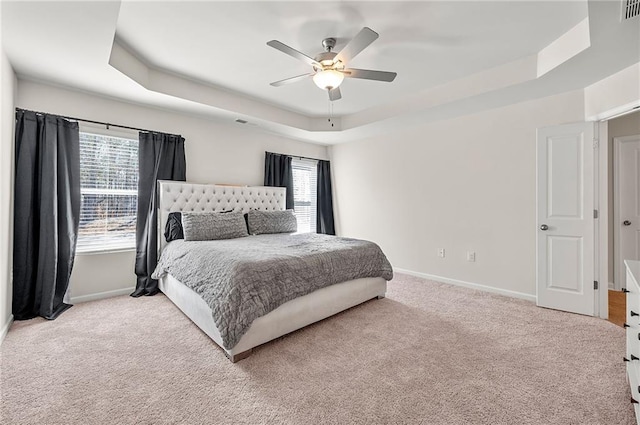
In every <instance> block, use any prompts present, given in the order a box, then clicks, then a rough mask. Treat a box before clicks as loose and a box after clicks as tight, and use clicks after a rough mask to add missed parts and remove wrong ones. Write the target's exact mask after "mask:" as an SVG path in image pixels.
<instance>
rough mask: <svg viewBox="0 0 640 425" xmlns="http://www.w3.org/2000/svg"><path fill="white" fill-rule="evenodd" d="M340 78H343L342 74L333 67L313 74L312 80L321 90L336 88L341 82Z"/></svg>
mask: <svg viewBox="0 0 640 425" xmlns="http://www.w3.org/2000/svg"><path fill="white" fill-rule="evenodd" d="M342 80H344V74H343V73H342V72H339V71H336V70H333V69H325V70H323V71H318V72H316V74H315V75H314V76H313V82H314V83H316V86H318V87H320V88H321V89H322V90H331V89H335V88H338V87H339V86H340V84H342Z"/></svg>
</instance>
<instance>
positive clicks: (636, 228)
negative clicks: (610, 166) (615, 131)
mask: <svg viewBox="0 0 640 425" xmlns="http://www.w3.org/2000/svg"><path fill="white" fill-rule="evenodd" d="M614 149H615V151H614V153H615V165H616V168H615V170H614V173H615V174H614V186H615V194H614V202H615V206H614V208H615V213H614V217H615V219H614V226H615V227H614V240H615V248H614V255H615V261H616V265H615V279H616V281H615V284H616V288H618V289H621V288H622V287H623V286H624V280H625V276H626V274H625V267H624V260H640V173H639V171H640V135H639V136H629V137H619V138H615V139H614Z"/></svg>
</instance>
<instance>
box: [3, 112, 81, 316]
mask: <svg viewBox="0 0 640 425" xmlns="http://www.w3.org/2000/svg"><path fill="white" fill-rule="evenodd" d="M15 149H16V151H15V167H16V168H15V182H14V193H15V195H14V202H15V206H14V221H13V222H14V237H13V306H12V308H13V316H14V318H15V319H16V320H25V319H31V318H34V317H36V316H42V317H44V318H45V319H50V320H52V319H55V318H56V317H58V315H59V314H60V313H62V312H63V311H65V310H66V309H67V308H69V307H71V305H69V304H65V303H64V302H63V298H64V295H65V293H66V292H67V288H68V287H69V278H70V277H71V270H72V268H73V260H74V258H75V252H76V238H77V235H78V225H79V224H80V133H79V130H78V123H76V122H70V121H67V120H65V119H63V118H58V117H56V116H53V115H46V114H36V113H35V112H30V111H23V110H17V111H16V129H15ZM5 207H6V206H5Z"/></svg>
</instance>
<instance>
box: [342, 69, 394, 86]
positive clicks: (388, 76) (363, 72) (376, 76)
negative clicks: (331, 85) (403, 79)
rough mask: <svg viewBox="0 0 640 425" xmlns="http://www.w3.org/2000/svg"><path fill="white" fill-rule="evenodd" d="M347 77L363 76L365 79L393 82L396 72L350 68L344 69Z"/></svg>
mask: <svg viewBox="0 0 640 425" xmlns="http://www.w3.org/2000/svg"><path fill="white" fill-rule="evenodd" d="M342 73H343V74H344V76H345V77H350V78H362V79H365V80H375V81H385V82H387V83H390V82H392V81H393V80H395V78H396V75H398V74H396V73H395V72H387V71H374V70H371V69H356V68H348V69H345V70H344V71H342Z"/></svg>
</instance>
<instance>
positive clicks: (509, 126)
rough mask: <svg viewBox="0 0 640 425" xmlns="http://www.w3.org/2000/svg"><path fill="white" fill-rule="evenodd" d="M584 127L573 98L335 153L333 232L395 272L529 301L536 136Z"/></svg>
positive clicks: (578, 98) (579, 98) (580, 106)
mask: <svg viewBox="0 0 640 425" xmlns="http://www.w3.org/2000/svg"><path fill="white" fill-rule="evenodd" d="M583 120H584V96H583V92H582V91H577V92H571V93H566V94H562V95H557V96H554V97H549V98H544V99H539V100H535V101H531V102H526V103H520V104H516V105H511V106H508V107H504V108H500V109H495V110H490V111H485V112H482V113H478V114H475V115H469V116H464V117H459V118H456V119H452V120H447V121H441V122H436V123H430V124H426V125H423V126H420V127H415V128H410V129H407V130H406V131H403V132H398V133H396V134H394V135H393V136H391V137H389V136H381V137H375V138H370V139H366V140H361V141H357V142H352V143H348V144H343V145H335V146H333V147H332V148H331V160H332V168H333V173H334V178H335V186H334V187H335V189H334V190H335V198H336V207H337V211H338V214H337V216H338V217H339V222H338V230H339V233H340V234H341V235H344V236H351V237H356V238H364V239H369V240H372V241H375V242H377V243H378V244H379V245H380V246H381V247H382V249H383V250H384V251H385V253H386V254H387V256H388V258H389V260H390V261H391V263H392V264H393V265H394V267H397V268H402V269H407V270H411V271H414V272H419V273H425V274H431V275H436V276H442V277H445V278H448V279H454V280H459V281H465V282H471V283H477V284H482V285H486V286H490V287H493V288H498V289H502V290H508V291H514V292H518V293H521V294H528V295H534V294H535V257H536V252H535V244H536V241H535V236H536V227H535V226H536V217H535V199H536V192H535V188H536V178H535V176H536V150H535V149H536V128H538V127H544V126H550V125H555V124H561V123H568V122H576V121H583ZM438 248H445V250H446V256H445V258H438V256H437V249H438ZM467 250H473V251H475V252H476V262H474V263H472V262H467V261H466V252H467Z"/></svg>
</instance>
